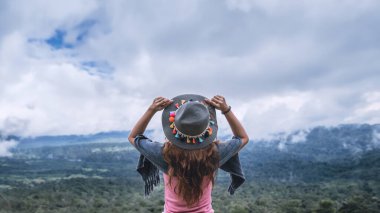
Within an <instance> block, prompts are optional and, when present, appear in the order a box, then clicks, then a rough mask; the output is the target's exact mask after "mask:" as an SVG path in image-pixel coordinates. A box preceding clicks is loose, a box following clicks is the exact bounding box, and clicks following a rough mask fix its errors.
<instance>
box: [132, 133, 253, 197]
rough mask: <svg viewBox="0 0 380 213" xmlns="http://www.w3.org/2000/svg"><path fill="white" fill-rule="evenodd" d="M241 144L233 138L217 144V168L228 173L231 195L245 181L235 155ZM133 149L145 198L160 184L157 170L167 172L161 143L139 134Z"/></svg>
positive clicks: (239, 140) (237, 139) (237, 157)
mask: <svg viewBox="0 0 380 213" xmlns="http://www.w3.org/2000/svg"><path fill="white" fill-rule="evenodd" d="M241 143H242V142H241V139H240V138H238V137H236V136H234V137H233V138H232V139H230V140H227V141H226V142H221V143H219V144H217V147H218V151H219V156H220V161H219V168H220V169H222V170H224V171H226V172H228V173H230V176H231V184H230V186H229V188H228V192H229V193H230V194H231V195H232V194H234V192H235V190H236V189H237V188H238V187H239V186H240V185H241V184H243V182H244V181H245V178H244V174H243V171H242V169H241V165H240V160H239V155H238V153H237V152H238V150H239V147H240V145H241ZM135 147H136V149H137V150H138V151H139V152H140V153H141V155H140V158H139V161H138V164H137V171H138V172H139V173H140V175H141V176H142V179H143V180H144V182H145V196H147V195H149V194H150V192H152V190H153V187H154V186H157V185H158V184H159V182H160V179H159V170H161V171H162V172H164V173H167V170H168V164H167V163H166V162H165V161H164V159H163V155H162V148H163V143H160V142H156V141H152V140H150V139H149V138H147V137H145V136H144V135H142V134H140V135H138V136H136V138H135Z"/></svg>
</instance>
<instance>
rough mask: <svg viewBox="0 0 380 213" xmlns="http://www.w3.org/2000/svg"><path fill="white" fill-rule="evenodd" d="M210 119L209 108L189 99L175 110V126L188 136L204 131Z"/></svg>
mask: <svg viewBox="0 0 380 213" xmlns="http://www.w3.org/2000/svg"><path fill="white" fill-rule="evenodd" d="M209 121H210V113H209V110H208V109H207V108H206V106H204V105H203V104H201V103H199V102H195V101H190V102H187V103H185V104H184V105H182V106H181V107H180V108H179V109H178V110H177V112H176V116H175V120H174V123H175V126H176V128H177V129H178V130H179V131H180V132H182V133H184V134H186V135H189V136H196V135H199V134H201V133H202V132H204V131H205V129H206V128H207V127H208V125H209Z"/></svg>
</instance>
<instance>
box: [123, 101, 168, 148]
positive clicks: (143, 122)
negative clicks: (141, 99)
mask: <svg viewBox="0 0 380 213" xmlns="http://www.w3.org/2000/svg"><path fill="white" fill-rule="evenodd" d="M172 102H173V101H172V100H169V99H167V98H164V97H157V98H155V99H154V100H153V103H152V104H151V105H150V106H149V108H148V109H147V110H146V112H145V113H144V114H143V116H142V117H141V118H140V119H139V120H138V121H137V123H136V124H135V126H134V127H133V128H132V130H131V133H129V136H128V140H129V142H130V143H131V144H132V145H135V138H136V136H137V135H139V134H143V133H144V131H145V129H146V127H147V126H148V124H149V122H150V120H151V119H152V117H153V116H154V114H156V112H158V111H160V110H163V109H164V108H165V107H166V106H168V105H169V104H171V103H172Z"/></svg>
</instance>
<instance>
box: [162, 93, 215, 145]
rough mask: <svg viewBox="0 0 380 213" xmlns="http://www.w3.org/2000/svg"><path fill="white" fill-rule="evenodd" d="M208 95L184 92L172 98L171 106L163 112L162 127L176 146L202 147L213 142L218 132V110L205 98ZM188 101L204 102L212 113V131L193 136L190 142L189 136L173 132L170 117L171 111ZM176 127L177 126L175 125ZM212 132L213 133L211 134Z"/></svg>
mask: <svg viewBox="0 0 380 213" xmlns="http://www.w3.org/2000/svg"><path fill="white" fill-rule="evenodd" d="M205 99H206V97H204V96H201V95H196V94H184V95H179V96H176V97H174V98H172V100H173V103H171V104H170V105H169V106H167V107H166V108H165V109H164V110H163V112H162V118H161V120H162V128H163V130H164V134H165V136H166V138H167V139H168V140H169V141H171V142H172V143H173V144H174V145H175V146H178V147H180V148H182V149H202V148H205V147H207V146H208V145H209V144H211V143H212V142H213V141H214V140H215V138H216V136H217V132H218V124H217V120H216V110H215V107H213V106H211V105H209V104H207V103H206V102H205V101H204V100H205ZM188 101H198V102H200V103H202V104H204V105H205V106H206V107H207V109H208V111H209V113H210V125H209V128H211V129H210V131H207V133H206V134H205V135H202V136H200V137H197V138H191V139H190V142H189V140H188V139H187V138H184V137H178V135H177V137H176V134H175V133H173V120H171V119H170V116H171V114H170V113H171V112H172V114H173V112H174V111H176V110H177V109H178V108H179V107H180V106H181V105H182V104H183V103H184V102H188ZM174 128H175V127H174ZM209 133H211V134H209ZM199 138H200V139H199Z"/></svg>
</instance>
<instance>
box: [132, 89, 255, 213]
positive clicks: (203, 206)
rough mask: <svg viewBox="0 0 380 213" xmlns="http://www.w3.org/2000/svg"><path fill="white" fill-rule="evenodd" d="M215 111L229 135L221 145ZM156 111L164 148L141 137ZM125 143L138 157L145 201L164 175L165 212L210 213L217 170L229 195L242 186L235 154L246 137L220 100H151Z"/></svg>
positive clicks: (191, 97)
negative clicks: (226, 178)
mask: <svg viewBox="0 0 380 213" xmlns="http://www.w3.org/2000/svg"><path fill="white" fill-rule="evenodd" d="M163 109H164V110H163ZM215 109H217V110H220V111H221V112H222V114H223V115H225V117H226V119H227V121H228V123H229V125H230V127H231V130H232V133H233V134H234V137H233V138H232V139H230V140H228V141H226V142H220V141H218V140H215V139H216V135H217V130H218V125H217V120H216V111H215ZM161 110H163V113H162V126H163V130H164V133H165V136H166V142H165V143H164V144H162V143H159V142H154V141H152V140H150V139H148V138H147V137H145V136H144V135H143V133H144V131H145V129H146V127H147V125H148V123H149V121H150V120H151V118H152V117H153V115H154V114H155V113H156V112H158V111H161ZM128 139H129V141H130V143H131V144H132V145H134V146H135V147H136V148H137V149H138V150H139V151H140V152H141V154H142V155H141V156H140V160H139V166H138V171H139V172H140V174H141V175H142V176H143V179H144V181H145V187H146V188H145V194H146V195H147V194H149V192H150V191H151V190H152V189H153V186H154V185H157V184H158V182H159V177H158V169H159V170H161V171H163V172H164V182H165V206H164V212H214V210H213V209H212V205H211V203H212V199H211V191H212V187H213V185H214V180H215V177H216V174H217V170H218V168H221V169H223V170H225V171H227V172H230V174H231V178H232V182H231V185H230V187H229V189H228V190H229V192H230V194H233V193H234V191H235V189H236V188H237V187H239V186H240V185H241V184H242V183H243V182H244V175H243V172H242V170H241V168H240V162H239V158H238V154H237V152H238V151H239V150H241V148H243V147H244V146H245V145H246V144H247V143H248V141H249V139H248V135H247V133H246V131H245V130H244V128H243V126H242V125H241V123H240V122H239V120H238V119H237V118H236V117H235V115H234V113H233V112H232V110H231V106H229V105H228V104H227V103H226V100H225V98H224V97H222V96H220V95H216V96H214V97H213V98H212V99H211V100H209V99H207V98H205V97H203V96H200V95H194V94H185V95H179V96H177V97H174V98H173V99H172V100H169V99H167V98H163V97H158V98H155V99H154V101H153V103H152V104H151V106H150V107H149V108H148V110H147V111H146V112H145V113H144V115H143V116H142V117H141V118H140V120H139V121H138V122H137V124H136V125H135V126H134V128H133V129H132V131H131V133H130V135H129V138H128ZM157 168H158V169H157Z"/></svg>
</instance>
